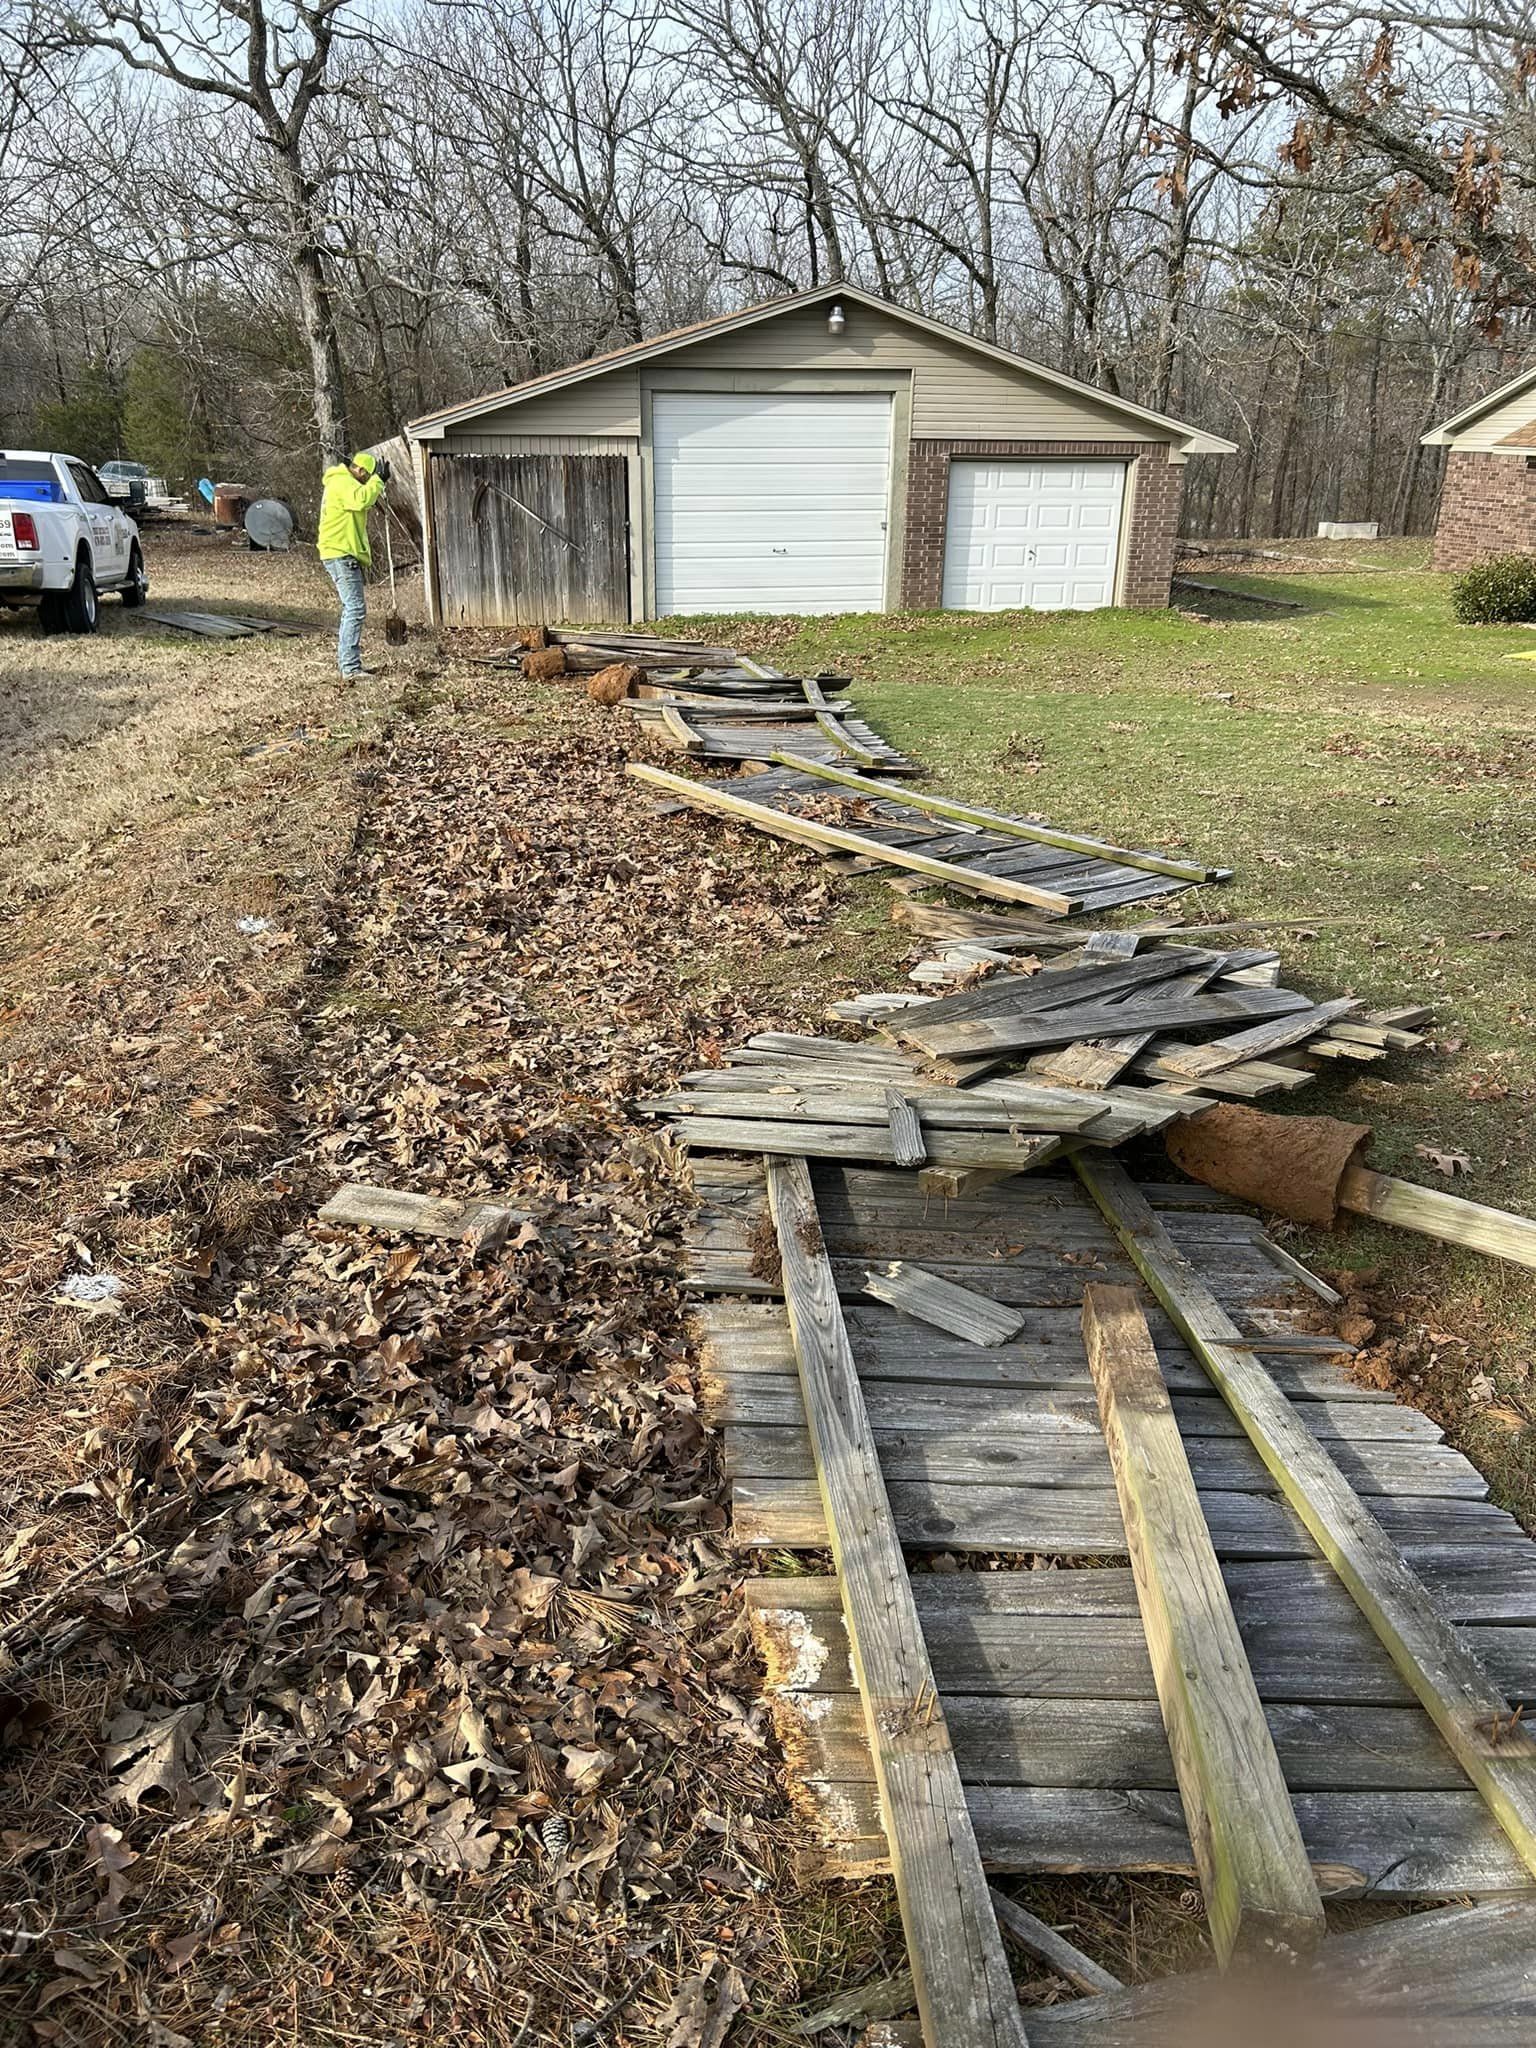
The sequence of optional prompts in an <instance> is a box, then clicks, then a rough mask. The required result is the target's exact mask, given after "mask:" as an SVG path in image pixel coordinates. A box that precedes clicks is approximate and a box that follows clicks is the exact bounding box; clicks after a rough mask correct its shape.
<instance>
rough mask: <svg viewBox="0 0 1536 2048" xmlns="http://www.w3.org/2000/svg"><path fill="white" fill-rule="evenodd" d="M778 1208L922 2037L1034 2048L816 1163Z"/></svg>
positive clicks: (781, 1186) (938, 2042) (953, 2046)
mask: <svg viewBox="0 0 1536 2048" xmlns="http://www.w3.org/2000/svg"><path fill="white" fill-rule="evenodd" d="M768 1198H769V1203H770V1206H771V1210H772V1214H773V1223H774V1229H775V1231H776V1233H777V1236H778V1244H779V1256H780V1258H781V1260H782V1261H783V1266H784V1277H785V1289H786V1299H787V1302H788V1310H789V1320H790V1329H791V1331H792V1333H793V1336H794V1341H795V1355H796V1357H797V1358H798V1360H799V1364H800V1379H801V1385H802V1388H803V1390H804V1394H805V1409H806V1415H807V1418H808V1420H809V1424H810V1430H811V1435H812V1438H813V1441H814V1443H815V1446H816V1469H817V1475H818V1481H819V1487H820V1492H821V1496H822V1498H823V1500H824V1502H825V1507H826V1517H827V1524H828V1530H829V1534H830V1537H831V1544H832V1551H833V1555H834V1557H835V1559H836V1561H837V1566H838V1570H839V1572H840V1574H841V1579H840V1584H841V1590H842V1599H843V1612H844V1617H845V1621H846V1625H847V1633H848V1642H849V1646H850V1650H851V1653H852V1656H853V1659H854V1662H855V1664H856V1666H857V1668H858V1674H859V1689H860V1695H861V1697H862V1700H863V1702H864V1708H863V1711H864V1716H865V1733H866V1737H867V1740H868V1744H869V1750H870V1755H871V1758H872V1761H873V1766H874V1775H875V1779H876V1782H877V1783H878V1786H879V1791H880V1807H881V1811H882V1813H883V1816H884V1821H883V1827H882V1834H883V1836H884V1838H885V1840H886V1842H887V1843H888V1853H889V1856H890V1862H891V1868H892V1873H893V1875H894V1877H895V1880H896V1895H897V1898H898V1900H899V1902H900V1905H901V1919H902V1926H903V1929H904V1931H905V1933H906V1938H907V1950H908V1953H909V1955H910V1957H911V1961H912V1976H913V1983H914V1986H915V1989H916V1993H917V2004H918V2010H919V2012H920V2014H921V2016H922V2020H923V2031H924V2034H925V2036H926V2037H927V2040H928V2043H929V2048H1026V2036H1025V2033H1024V2023H1023V2020H1022V2019H1021V2017H1020V2015H1019V2007H1018V1999H1017V1995H1016V1993H1015V1991H1014V1986H1013V1978H1012V1975H1011V1973H1010V1971H1009V1968H1008V1962H1007V1958H1006V1956H1005V1955H1004V1953H1003V1943H1002V1936H1001V1935H1000V1933H999V1932H998V1926H997V1919H996V1916H995V1914H994V1913H993V1911H992V1906H991V1902H990V1900H989V1898H988V1894H987V1886H986V1880H985V1879H984V1877H983V1876H982V1868H981V1859H980V1857H979V1855H978V1854H977V1849H976V1840H975V1836H974V1834H973V1832H972V1829H971V1823H970V1817H969V1814H968V1811H967V1806H966V1800H965V1795H964V1791H963V1788H962V1786H961V1783H960V1773H959V1769H958V1767H957V1765H956V1762H955V1756H954V1751H953V1749H952V1748H951V1746H950V1741H949V1734H948V1730H947V1728H946V1726H945V1722H944V1715H943V1710H942V1709H941V1708H940V1707H939V1705H938V1697H937V1689H936V1687H935V1684H934V1678H933V1672H932V1668H931V1667H930V1665H929V1662H928V1651H927V1646H926V1644H925V1643H924V1640H923V1634H922V1630H921V1628H920V1626H919V1624H918V1619H917V1611H916V1608H915V1607H914V1606H913V1603H912V1593H911V1582H910V1580H909V1579H908V1576H907V1568H906V1563H905V1561H904V1559H903V1557H902V1554H901V1550H900V1547H899V1545H898V1543H897V1541H896V1534H895V1529H894V1526H893V1524H892V1521H891V1514H890V1509H889V1506H888V1504H887V1502H886V1498H885V1486H884V1482H883V1481H882V1479H881V1476H880V1464H879V1459H878V1457H877V1455H876V1452H875V1446H874V1441H873V1438H872V1436H871V1434H870V1431H869V1426H868V1422H867V1420H866V1418H865V1415H864V1404H863V1399H862V1396H861V1394H860V1390H859V1378H858V1371H857V1368H856V1367H855V1365H854V1362H853V1352H852V1350H851V1348H850V1346H849V1343H848V1335H847V1332H846V1330H845V1329H844V1327H843V1317H842V1310H841V1308H840V1307H839V1305H838V1299H837V1290H836V1288H835V1287H834V1285H833V1282H832V1275H831V1269H830V1266H829V1264H828V1261H827V1256H826V1253H825V1251H824V1250H823V1249H822V1246H821V1239H820V1229H819V1226H818V1224H817V1220H816V1197H815V1194H814V1192H813V1190H812V1186H811V1176H810V1170H809V1168H808V1167H807V1165H806V1164H805V1161H804V1160H774V1161H773V1162H771V1164H770V1165H769V1167H768Z"/></svg>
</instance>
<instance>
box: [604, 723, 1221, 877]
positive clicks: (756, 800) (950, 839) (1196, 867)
mask: <svg viewBox="0 0 1536 2048" xmlns="http://www.w3.org/2000/svg"><path fill="white" fill-rule="evenodd" d="M630 773H631V774H632V775H635V776H636V777H638V778H639V779H640V780H641V781H643V782H648V783H651V784H654V785H655V786H656V787H658V788H660V789H662V790H664V791H665V792H666V793H667V795H668V796H670V797H675V798H677V799H679V800H680V801H682V802H684V803H686V804H689V805H690V806H692V807H694V808H696V809H699V810H708V811H716V812H718V813H720V814H721V815H723V816H726V817H730V818H735V819H737V820H739V821H740V822H742V823H745V824H751V825H755V826H756V827H757V829H758V830H759V831H763V832H768V833H770V834H773V835H775V836H777V837H780V838H784V839H795V840H800V841H802V842H803V843H805V844H808V845H812V846H819V847H821V848H822V849H823V850H825V851H828V852H834V853H843V854H852V855H854V856H855V857H856V858H858V859H860V860H861V861H863V862H864V863H866V864H867V865H870V866H877V867H885V866H889V867H895V868H905V869H909V870H910V871H911V872H913V873H914V874H919V875H923V876H925V877H926V878H927V879H928V880H930V881H939V882H945V883H948V884H949V885H950V886H951V887H953V888H958V889H961V890H964V891H966V892H967V893H968V894H971V895H979V896H985V897H989V898H992V899H994V900H995V901H998V902H1003V903H1017V904H1026V905H1029V906H1030V907H1032V908H1034V909H1036V910H1042V911H1044V912H1045V913H1046V914H1047V915H1049V916H1052V917H1074V916H1079V915H1085V914H1092V913H1097V912H1100V911H1107V910H1113V909H1118V908H1120V907H1122V906H1124V905H1127V904H1132V903H1143V902H1147V901H1150V900H1151V899H1152V898H1154V897H1163V896H1169V895H1173V894H1176V893H1177V892H1179V891H1180V890H1183V889H1192V888H1195V887H1198V886H1199V885H1200V884H1201V883H1202V882H1208V881H1225V880H1226V879H1228V876H1229V872H1230V871H1229V870H1227V869H1225V868H1211V867H1206V866H1203V865H1201V864H1199V863H1195V862H1189V861H1173V860H1170V859H1168V858H1167V857H1166V856H1164V855H1161V854H1154V853H1145V852H1142V851H1140V850H1138V849H1135V848H1128V847H1119V846H1111V845H1109V844H1108V843H1106V842H1104V841H1102V840H1093V839H1089V838H1087V837H1085V836H1084V835H1082V834H1079V833H1068V832H1061V831H1057V830H1055V829H1053V828H1052V827H1050V826H1046V825H1042V824H1041V823H1039V822H1038V821H1037V820H1034V819H1029V818H1019V817H1014V816H1011V815H1009V814H1006V813H1002V812H991V813H981V812H976V811H974V810H971V809H970V808H969V807H966V806H960V805H955V804H941V801H940V800H939V799H937V798H930V797H927V796H923V795H917V794H909V793H907V792H906V791H896V790H892V789H888V788H887V787H885V786H884V785H882V784H880V783H875V782H871V781H869V780H868V779H866V778H865V777H864V776H862V775H858V774H853V775H850V774H849V773H848V772H847V764H844V765H843V766H841V767H840V766H837V765H835V764H832V763H831V762H823V763H820V764H817V763H813V762H810V761H807V760H805V759H803V758H800V757H798V756H794V755H792V754H791V753H790V752H789V751H787V750H786V749H784V748H782V747H781V748H779V749H778V750H777V765H776V766H774V767H772V768H769V769H766V770H764V771H763V772H762V773H760V774H756V775H746V776H737V777H734V778H732V779H731V780H730V781H724V782H698V781H692V780H690V779H689V778H687V777H685V776H680V775H672V774H669V773H668V772H666V771H665V770H663V769H658V768H650V767H647V766H645V765H644V764H643V763H631V766H630ZM956 813H964V815H955V814H956Z"/></svg>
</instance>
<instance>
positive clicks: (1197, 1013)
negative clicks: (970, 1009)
mask: <svg viewBox="0 0 1536 2048" xmlns="http://www.w3.org/2000/svg"><path fill="white" fill-rule="evenodd" d="M1310 1008H1311V1005H1310V1004H1309V1003H1308V1001H1307V999H1306V997H1305V996H1299V995H1295V994H1293V993H1292V991H1291V990H1289V989H1284V988H1250V989H1232V990H1229V991H1228V992H1227V993H1226V994H1225V995H1174V996H1161V997H1160V996H1157V995H1147V996H1145V997H1135V998H1132V999H1131V1000H1129V1001H1127V1002H1123V1003H1098V1004H1093V1005H1087V1004H1085V1005H1084V1006H1083V1008H1081V1009H1061V1010H1047V1011H1046V1012H1045V1013H1044V1014H1043V1015H1041V1016H1031V1015H1028V1014H1021V1015H1019V1016H1014V1015H1012V1014H1011V1013H1009V1012H1006V1011H1005V1012H1002V1013H1000V1014H998V1015H988V1016H981V1017H973V1018H969V1019H964V1020H962V1021H961V1022H959V1023H956V1024H949V1025H944V1026H940V1025H934V1026H932V1027H929V1026H928V1024H927V1021H926V1019H924V1022H923V1024H922V1026H921V1027H915V1026H914V1027H912V1031H915V1030H916V1029H917V1028H921V1029H922V1031H923V1039H924V1045H925V1048H926V1049H927V1050H928V1051H929V1052H933V1053H945V1054H959V1055H962V1056H963V1055H966V1054H974V1055H985V1054H988V1053H997V1052H1028V1051H1031V1050H1032V1049H1033V1048H1034V1047H1036V1046H1043V1045H1066V1044H1069V1043H1070V1042H1071V1041H1072V1040H1074V1039H1079V1038H1108V1037H1112V1036H1113V1037H1120V1036H1123V1035H1125V1034H1127V1033H1129V1032H1133V1031H1185V1030H1188V1029H1189V1028H1190V1027H1191V1026H1193V1025H1201V1024H1225V1023H1228V1022H1231V1021H1232V1020H1234V1019H1237V1018H1242V1017H1278V1016H1282V1015H1285V1014H1286V1013H1288V1012H1290V1011H1293V1010H1297V1009H1310ZM921 1014H922V1013H921V1012H919V1015H920V1016H921ZM912 1031H909V1030H908V1029H907V1027H903V1032H904V1035H912Z"/></svg>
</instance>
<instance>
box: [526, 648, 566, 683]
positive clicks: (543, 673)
mask: <svg viewBox="0 0 1536 2048" xmlns="http://www.w3.org/2000/svg"><path fill="white" fill-rule="evenodd" d="M523 674H524V675H525V676H527V678H528V680H529V681H530V682H533V683H545V682H548V681H549V679H550V677H551V676H563V675H564V674H565V649H564V648H563V647H536V648H534V649H532V651H531V652H529V653H528V654H525V655H524V656H523Z"/></svg>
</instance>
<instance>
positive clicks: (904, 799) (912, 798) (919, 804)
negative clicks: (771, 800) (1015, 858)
mask: <svg viewBox="0 0 1536 2048" xmlns="http://www.w3.org/2000/svg"><path fill="white" fill-rule="evenodd" d="M815 772H816V773H817V774H818V775H820V776H821V777H822V779H823V780H825V781H827V782H835V783H837V784H838V785H839V786H840V787H841V788H843V789H852V790H856V791H858V792H859V794H861V795H863V796H878V797H885V798H887V799H889V800H891V801H894V802H897V803H903V804H908V805H910V806H911V807H912V809H914V810H919V811H926V812H927V813H928V814H929V816H930V817H934V818H948V819H950V820H951V821H953V822H955V823H957V824H962V825H983V826H985V827H987V829H988V830H990V831H993V832H1007V833H1010V834H1011V835H1013V836H1014V837H1015V838H1018V839H1031V840H1034V841H1036V842H1037V843H1038V844H1039V845H1041V846H1055V847H1060V848H1064V849H1066V850H1067V851H1069V852H1072V853H1082V854H1087V855H1088V856H1090V857H1091V858H1092V859H1094V860H1105V861H1113V862H1115V863H1116V865H1117V866H1120V867H1134V868H1145V869H1146V870H1147V871H1148V873H1150V874H1155V875H1167V876H1171V877H1172V878H1173V879H1175V880H1177V881H1182V882H1224V881H1227V880H1229V879H1230V878H1231V872H1232V871H1231V869H1230V868H1209V867H1204V866H1199V865H1197V864H1196V863H1194V862H1193V861H1185V860H1168V859H1165V858H1164V856H1163V855H1162V854H1157V853H1145V852H1141V851H1139V850H1135V849H1132V848H1128V847H1124V846H1115V845H1112V844H1111V843H1110V842H1108V841H1106V840H1103V839H1090V838H1089V837H1088V836H1087V835H1086V834H1084V833H1080V832H1058V831H1056V830H1055V829H1054V828H1053V827H1052V826H1049V825H1036V824H1033V823H1031V822H1030V821H1029V820H1027V819H1024V818H1014V817H1010V816H1009V815H1008V813H1007V812H1005V811H989V810H985V809H983V808H982V807H981V806H980V805H978V804H960V803H954V802H951V801H950V800H948V799H947V798H944V797H936V796H929V795H927V794H926V793H925V792H923V793H920V792H918V791H916V790H903V791H901V793H900V794H899V795H895V794H893V792H892V791H890V790H889V789H887V788H886V787H885V785H884V784H883V783H879V782H868V781H866V780H865V778H864V777H863V776H861V775H849V774H847V773H845V772H844V771H842V770H841V769H836V768H822V769H818V770H816V771H815Z"/></svg>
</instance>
